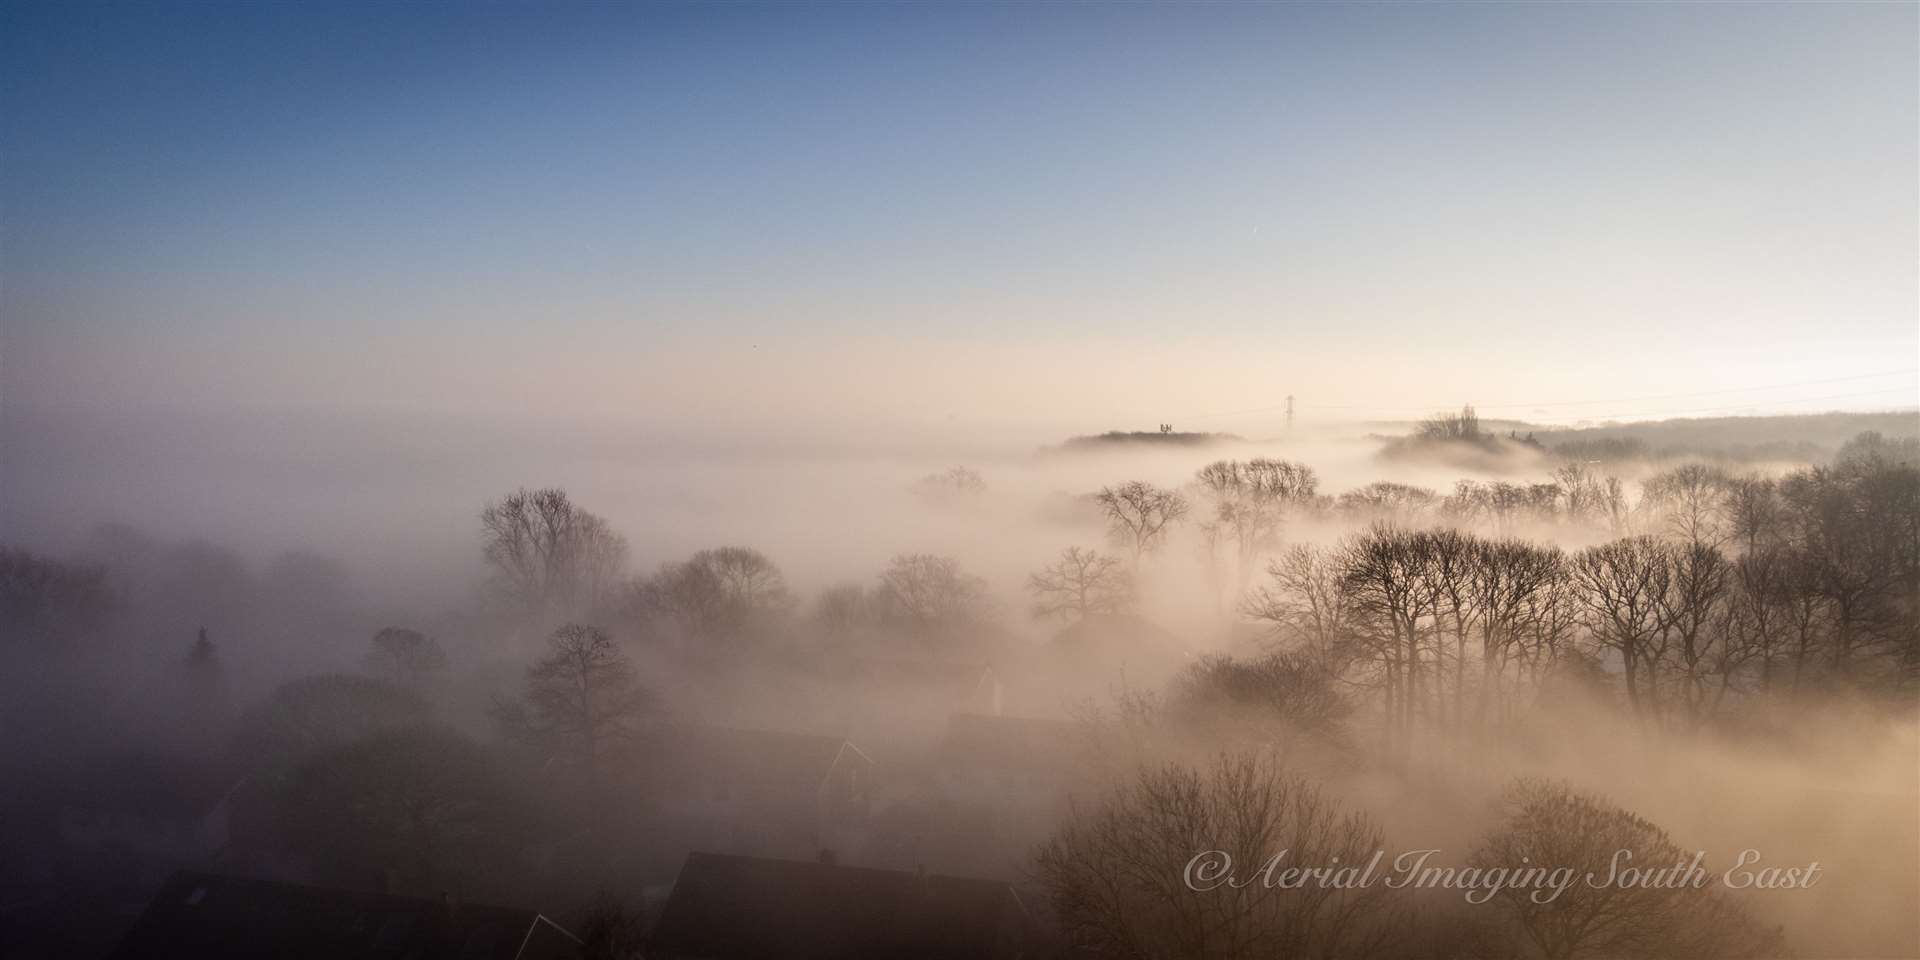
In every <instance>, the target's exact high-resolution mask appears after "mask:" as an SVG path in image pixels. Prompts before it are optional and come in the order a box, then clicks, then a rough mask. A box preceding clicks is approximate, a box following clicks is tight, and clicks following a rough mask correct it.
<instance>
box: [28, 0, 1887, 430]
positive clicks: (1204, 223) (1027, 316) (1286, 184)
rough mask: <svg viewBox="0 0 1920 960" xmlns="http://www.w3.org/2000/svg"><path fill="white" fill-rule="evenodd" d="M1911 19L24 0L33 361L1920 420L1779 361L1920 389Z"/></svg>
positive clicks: (727, 394) (177, 387)
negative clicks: (1881, 414) (1658, 401)
mask: <svg viewBox="0 0 1920 960" xmlns="http://www.w3.org/2000/svg"><path fill="white" fill-rule="evenodd" d="M1916 11H1920V7H1916V6H1915V5H1913V4H1878V5H1875V4H1769V5H1761V4H1691V5H1679V4H1674V5H1661V4H1637V5H1607V6H1599V5H1592V6H1586V5H1582V6H1570V5H1548V4H1480V5H1460V6H1412V5H1378V6H1340V7H1334V6H1308V5H1299V6H1282V5H1269V6H1226V5H1213V6H1195V5H1180V6H1173V5H1167V6H1153V5H1124V6H1123V5H1109V6H1092V5H1073V6H1069V5H1064V4H1063V5H1052V6H1027V5H1022V6H1010V5H1009V6H1002V5H915V6H881V5H862V4H836V5H827V6H814V7H805V6H799V5H780V6H767V7H759V6H749V5H726V6H720V5H700V6H665V5H649V6H638V5H636V6H559V5H532V4H524V5H522V4H513V5H486V6H481V5H451V4H448V5H425V4H405V5H401V4H391V5H375V4H364V5H362V4H328V5H321V4H313V5H295V4H231V5H227V4H213V3H208V4H193V5H166V4H150V5H105V6H78V5H71V4H61V5H46V6H40V5H31V4H10V5H8V6H7V7H5V8H4V10H3V11H0V80H4V86H3V87H0V117H4V120H3V121H0V122H3V123H4V131H0V135H3V136H4V139H3V140H0V149H4V155H3V156H0V162H4V167H3V168H0V171H3V172H4V176H3V177H0V204H3V206H0V216H4V220H5V234H4V239H3V241H0V242H3V243H4V246H3V247H0V256H3V257H4V285H0V305H3V306H4V307H5V312H6V314H7V320H6V324H7V329H6V341H5V345H6V348H7V349H6V351H5V353H6V356H5V357H4V358H3V359H0V363H4V364H5V368H4V369H5V373H6V385H5V389H6V391H7V394H8V397H9V398H10V399H12V400H14V401H24V402H29V403H39V404H46V405H50V406H60V405H91V406H94V407H97V408H102V409H105V410H107V411H112V410H113V409H116V408H119V407H135V406H137V407H140V408H146V409H150V408H153V407H155V406H160V407H170V406H179V407H182V408H204V407H212V408H222V409H224V408H231V407H236V406H238V407H244V408H259V409H269V408H274V407H276V406H290V407H302V408H319V409H333V408H351V409H370V410H375V411H395V412H405V411H436V412H449V411H459V412H467V413H471V414H473V415H476V416H485V415H490V414H493V413H499V412H505V411H512V412H515V413H522V414H524V413H529V412H533V413H537V414H538V415H542V416H558V417H569V416H591V417H601V418H616V419H617V418H622V417H630V418H632V419H634V420H635V421H636V422H641V423H645V422H650V419H675V420H684V419H685V418H688V417H693V418H711V419H713V420H715V421H716V422H718V423H721V424H732V425H740V424H745V423H749V422H751V421H755V420H763V419H772V420H779V419H782V418H794V419H800V420H808V421H813V422H820V423H833V422H842V421H845V420H846V419H848V418H850V417H857V416H872V415H874V414H873V411H876V410H884V411H887V415H889V416H897V417H898V418H900V419H902V420H904V421H908V422H914V421H920V420H932V419H936V418H939V419H951V418H954V417H956V416H957V417H960V418H963V419H967V418H977V419H981V420H994V419H1002V418H1020V417H1030V416H1032V415H1033V411H1035V410H1036V409H1038V410H1045V411H1047V412H1048V416H1051V417H1054V418H1057V419H1059V420H1060V421H1061V422H1063V423H1065V422H1072V423H1075V424H1080V423H1088V424H1092V425H1095V426H1098V425H1100V424H1097V423H1094V421H1097V420H1100V419H1103V418H1106V419H1111V420H1113V421H1114V422H1115V423H1116V424H1118V423H1123V422H1129V421H1130V420H1131V419H1136V418H1146V419H1149V421H1150V422H1157V420H1158V419H1159V418H1160V417H1162V416H1166V415H1167V414H1164V413H1159V411H1167V410H1173V411H1183V412H1201V411H1224V410H1234V409H1239V408H1242V407H1248V406H1260V405H1264V404H1266V403H1269V402H1272V401H1274V400H1275V398H1276V397H1277V396H1279V395H1283V394H1284V393H1286V392H1293V393H1298V394H1301V395H1302V396H1303V397H1310V398H1313V399H1315V400H1318V401H1321V402H1324V403H1326V404H1328V405H1337V404H1344V405H1348V406H1352V405H1366V404H1374V405H1378V406H1380V407H1382V408H1388V407H1404V406H1418V405H1422V404H1426V403H1428V402H1438V401H1442V400H1445V401H1449V402H1451V401H1454V400H1459V401H1469V400H1473V399H1474V398H1475V396H1476V395H1480V397H1481V399H1482V400H1484V399H1485V398H1486V394H1489V393H1495V394H1499V395H1500V396H1503V397H1513V398H1523V399H1526V398H1535V397H1538V398H1543V399H1547V398H1560V397H1567V396H1576V397H1585V396H1600V397H1607V396H1618V397H1621V398H1623V402H1624V398H1632V397H1640V396H1646V395H1650V394H1664V393H1671V392H1679V391H1685V390H1688V389H1689V388H1695V389H1698V390H1702V391H1705V390H1718V389H1727V390H1732V389H1734V388H1752V392H1751V393H1735V394H1732V395H1730V396H1728V397H1726V399H1727V400H1728V401H1729V402H1730V403H1742V402H1747V401H1751V402H1752V403H1753V404H1755V405H1756V407H1757V408H1760V407H1768V406H1769V405H1773V406H1775V407H1777V408H1779V409H1806V406H1805V404H1807V403H1820V402H1822V401H1820V399H1819V398H1821V397H1826V396H1829V395H1832V394H1837V393H1841V392H1843V389H1842V388H1844V389H1846V390H1851V389H1853V386H1855V385H1857V386H1858V387H1859V391H1860V392H1861V394H1862V395H1861V396H1859V397H1858V398H1857V402H1856V400H1855V398H1854V397H1851V396H1850V397H1847V398H1845V399H1846V400H1847V402H1846V403H1834V404H1831V405H1835V406H1850V405H1851V406H1887V405H1892V404H1895V403H1911V402H1912V401H1913V400H1914V390H1915V388H1914V383H1915V379H1914V377H1913V376H1911V375H1905V376H1904V379H1902V378H1901V377H1900V376H1893V377H1892V378H1891V379H1886V380H1872V379H1868V380H1865V381H1858V382H1856V381H1848V382H1847V383H1844V384H1842V385H1841V387H1842V388H1836V387H1833V386H1814V385H1809V386H1808V387H1806V388H1805V389H1801V388H1798V387H1794V388H1789V387H1788V386H1787V385H1791V384H1800V383H1803V382H1806V381H1812V380H1818V379H1824V378H1837V377H1847V376H1855V375H1868V374H1879V373H1882V372H1887V373H1889V374H1897V373H1898V372H1899V371H1902V370H1906V371H1911V370H1912V368H1914V367H1915V366H1917V365H1920V361H1916V354H1917V353H1920V332H1917V331H1920V317H1917V316H1916V302H1915V298H1916V285H1917V284H1920V277H1917V276H1916V267H1915V264H1916V262H1917V261H1920V236H1917V235H1920V219H1917V217H1920V215H1917V214H1916V207H1917V206H1920V199H1917V196H1916V187H1915V173H1914V171H1915V169H1916V167H1917V166H1920V102H1917V100H1916V96H1917V94H1916V83H1915V77H1916V75H1917V74H1920V53H1917V52H1916V49H1917V47H1916V44H1917V43H1920V41H1917V40H1916V37H1920V18H1917V16H1916ZM723 384H724V385H728V386H726V387H725V388H722V386H721V385H723ZM1875 388H1879V389H1881V391H1882V392H1881V394H1868V393H1867V391H1871V390H1873V389H1875ZM1697 405H1698V404H1697ZM1796 405H1799V406H1796ZM1669 406H1671V405H1669ZM1676 409H1677V408H1676ZM1502 412H1511V413H1524V412H1525V411H1523V410H1514V411H1502ZM1608 412H1610V413H1614V412H1618V413H1634V414H1640V413H1645V414H1657V413H1661V412H1665V411H1664V410H1663V409H1660V408H1659V406H1658V405H1653V406H1644V407H1642V406H1634V405H1632V404H1626V407H1625V408H1623V409H1622V410H1619V411H1608Z"/></svg>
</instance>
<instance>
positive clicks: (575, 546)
mask: <svg viewBox="0 0 1920 960" xmlns="http://www.w3.org/2000/svg"><path fill="white" fill-rule="evenodd" d="M480 527H481V530H482V532H483V533H484V535H485V550H484V555H485V557H486V560H487V564H488V565H489V566H491V567H492V568H493V585H494V588H495V590H496V591H497V592H498V594H499V595H500V596H502V597H503V598H505V599H506V600H508V601H509V602H511V603H513V604H515V605H518V606H519V607H521V608H522V609H524V610H526V611H529V612H532V613H534V614H536V615H538V616H563V617H564V616H569V615H574V614H580V613H586V612H589V611H591V610H593V609H595V608H596V607H597V606H598V605H599V604H602V603H604V602H606V601H607V600H608V599H609V598H610V597H611V596H612V594H613V590H614V588H615V587H616V586H617V584H618V582H619V578H620V575H621V573H622V572H623V570H624V569H625V567H626V562H627V541H626V539H625V538H624V537H621V536H620V535H619V534H617V533H614V532H613V529H612V528H611V527H609V526H608V525H607V522H606V521H605V520H602V519H601V518H599V517H597V516H595V515H593V514H591V513H589V512H587V511H586V510H583V509H581V508H580V507H579V506H577V505H575V504H574V503H573V501H572V500H570V499H568V497H567V493H566V491H564V490H559V489H555V488H547V489H541V490H527V489H521V490H517V491H515V492H513V493H511V494H508V495H507V496H506V497H503V498H501V499H500V500H498V501H495V502H493V503H489V504H487V505H486V507H485V508H484V509H482V510H481V511H480Z"/></svg>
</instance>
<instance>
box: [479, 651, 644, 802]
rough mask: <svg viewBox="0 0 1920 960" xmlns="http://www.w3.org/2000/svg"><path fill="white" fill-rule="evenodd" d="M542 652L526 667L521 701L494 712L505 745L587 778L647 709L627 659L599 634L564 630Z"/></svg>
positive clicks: (633, 730)
mask: <svg viewBox="0 0 1920 960" xmlns="http://www.w3.org/2000/svg"><path fill="white" fill-rule="evenodd" d="M547 647H548V653H547V656H545V657H543V658H542V659H541V660H540V661H539V662H537V663H535V664H534V665H533V666H531V667H528V668H527V679H526V691H525V698H524V701H523V702H513V701H505V702H501V703H497V704H496V705H495V711H494V715H495V719H496V721H497V722H498V723H499V724H500V725H501V728H502V731H503V732H504V733H505V734H506V735H507V736H508V737H509V738H511V739H514V740H518V741H520V742H522V743H527V744H529V745H531V746H534V747H536V748H538V749H540V750H542V751H544V752H546V753H548V754H549V755H550V756H553V757H556V758H560V759H564V760H567V761H570V762H573V763H577V764H579V765H580V766H582V767H583V768H585V769H586V770H588V771H589V772H591V771H592V770H593V769H594V767H595V765H596V763H597V762H598V761H599V760H600V759H601V758H602V757H603V756H604V755H605V754H606V753H607V751H608V750H610V749H611V748H613V747H615V746H617V745H620V744H622V743H625V742H627V741H629V740H630V739H631V738H632V737H633V736H634V734H635V733H636V732H637V728H638V725H639V724H640V722H641V721H642V720H643V719H645V718H646V717H647V716H648V715H650V714H651V713H652V712H653V710H654V705H653V694H652V692H651V691H649V690H648V689H647V688H645V687H643V686H641V685H640V684H639V682H638V680H637V679H636V678H635V675H634V670H633V664H632V663H631V662H629V661H628V659H627V655H626V654H625V653H623V652H622V651H621V650H620V648H619V646H618V645H616V644H615V643H614V642H613V639H612V638H611V637H608V636H607V635H606V634H605V633H604V632H602V631H600V630H598V629H596V628H594V627H588V626H582V625H580V624H571V623H570V624H567V625H566V626H563V627H561V628H559V629H558V630H555V631H554V632H553V636H551V637H549V638H548V639H547Z"/></svg>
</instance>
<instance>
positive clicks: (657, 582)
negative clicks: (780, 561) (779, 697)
mask: <svg viewBox="0 0 1920 960" xmlns="http://www.w3.org/2000/svg"><path fill="white" fill-rule="evenodd" d="M636 590H637V597H636V600H637V602H638V604H639V606H640V607H641V609H642V612H644V613H646V614H649V615H652V616H656V617H664V618H666V619H667V620H669V621H671V622H672V623H673V624H674V626H675V627H677V628H678V630H679V631H680V633H681V634H682V635H683V636H686V637H690V638H692V639H695V640H698V641H701V642H703V643H710V644H711V643H721V644H727V643H733V644H737V643H741V642H745V641H748V640H752V639H756V638H758V637H759V636H761V635H763V634H764V633H766V632H767V631H768V630H770V629H771V628H772V627H774V626H775V625H777V624H778V622H779V621H780V620H781V619H783V618H784V617H785V616H786V615H787V613H788V612H789V611H790V610H791V609H792V607H793V598H792V596H791V595H790V594H788V592H787V582H786V578H785V576H783V575H782V574H781V572H780V568H779V567H778V566H777V565H775V564H774V562H773V561H772V560H770V559H768V558H767V556H766V555H765V554H763V553H761V552H760V551H758V550H754V549H751V548H748V547H718V548H715V549H712V550H702V551H700V552H699V553H696V554H694V555H693V556H692V557H691V558H690V559H688V560H686V561H685V562H683V563H676V564H669V565H667V566H665V567H662V568H661V569H660V572H659V573H657V574H655V575H654V576H652V577H650V578H648V579H647V580H646V581H644V582H642V583H641V584H639V585H638V587H637V588H636Z"/></svg>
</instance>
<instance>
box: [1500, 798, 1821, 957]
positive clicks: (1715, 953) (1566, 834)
mask: <svg viewBox="0 0 1920 960" xmlns="http://www.w3.org/2000/svg"><path fill="white" fill-rule="evenodd" d="M1502 800H1503V805H1504V807H1505V814H1506V816H1505V819H1504V821H1503V822H1502V823H1501V824H1500V825H1499V826H1497V827H1495V828H1494V830H1493V831H1492V832H1491V833H1489V834H1488V835H1487V836H1486V837H1485V838H1483V839H1482V840H1481V841H1480V843H1479V844H1478V845H1476V846H1475V847H1474V849H1473V851H1472V853H1471V854H1470V856H1469V863H1470V864H1472V865H1473V866H1475V867H1479V868H1481V869H1509V870H1510V869H1513V868H1514V867H1515V865H1518V864H1529V865H1536V866H1539V867H1542V868H1544V869H1546V870H1568V871H1569V872H1570V874H1569V875H1570V878H1571V879H1570V882H1569V883H1568V884H1567V886H1566V888H1565V889H1564V890H1563V891H1562V892H1561V893H1560V895H1559V896H1558V897H1555V898H1553V899H1551V900H1550V901H1549V902H1545V903H1542V902H1539V901H1540V899H1544V898H1537V897H1535V896H1534V894H1535V891H1536V890H1537V889H1538V888H1537V887H1520V886H1510V887H1503V888H1501V889H1500V891H1499V892H1498V894H1496V896H1495V900H1496V902H1498V903H1500V904H1501V905H1503V906H1504V907H1506V910H1507V914H1508V917H1509V919H1510V920H1511V922H1512V923H1513V924H1514V926H1516V927H1517V928H1518V929H1519V931H1520V932H1521V934H1522V935H1523V937H1524V938H1525V940H1526V942H1527V943H1529V944H1531V945H1532V946H1533V948H1534V949H1535V950H1537V951H1538V953H1539V955H1540V956H1542V957H1546V958H1551V960H1568V958H1574V957H1769V956H1780V955H1782V949H1783V944H1782V943H1781V939H1780V936H1779V933H1778V931H1769V930H1766V929H1763V928H1761V927H1760V926H1759V925H1758V924H1756V923H1754V922H1753V921H1752V920H1751V919H1750V918H1748V917H1747V916H1746V914H1745V913H1744V912H1743V911H1741V910H1740V909H1739V908H1738V906H1736V905H1735V904H1733V903H1731V902H1730V901H1728V900H1727V899H1726V898H1725V897H1724V895H1722V894H1720V893H1718V892H1717V891H1715V890H1713V889H1711V888H1710V887H1708V886H1707V885H1706V884H1705V883H1702V884H1701V885H1700V886H1698V887H1696V886H1692V885H1686V884H1678V885H1674V886H1650V885H1641V884H1631V883H1617V882H1615V883H1609V882H1604V881H1606V880H1608V879H1610V878H1613V877H1614V870H1615V869H1616V868H1617V867H1618V865H1619V864H1620V863H1621V862H1623V861H1622V860H1620V859H1619V858H1621V857H1623V856H1625V857H1629V858H1630V860H1627V861H1624V862H1626V863H1629V864H1630V865H1632V866H1635V867H1640V868H1647V869H1657V868H1661V867H1668V866H1672V865H1676V864H1678V865H1684V864H1687V863H1689V862H1690V860H1691V857H1690V856H1689V855H1688V854H1687V853H1686V852H1685V851H1683V850H1682V849H1681V848H1680V847H1679V846H1678V845H1676V844H1675V843H1674V842H1673V841H1672V840H1670V839H1668V837H1667V834H1666V831H1664V830H1661V829H1660V828H1659V827H1657V826H1655V825H1653V824H1652V823H1649V822H1647V821H1646V820H1644V819H1642V818H1641V817H1638V816H1636V815H1634V814H1632V813H1630V812H1628V811H1626V810H1623V809H1621V808H1619V807H1615V806H1612V805H1611V804H1608V803H1606V802H1605V801H1603V800H1600V799H1598V798H1595V797H1592V796H1588V795H1586V794H1582V793H1579V792H1576V791H1575V790H1573V789H1572V788H1571V787H1569V786H1568V785H1566V784H1564V783H1558V782H1553V781H1546V780H1533V779H1526V780H1518V781H1515V782H1514V783H1513V784H1511V785H1510V786H1509V787H1508V788H1507V790H1506V792H1505V794H1504V796H1503V798H1502ZM1623 852H1624V853H1623ZM1702 876H1703V877H1704V876H1705V874H1704V872H1703V873H1702ZM1589 877H1591V878H1594V879H1593V882H1589V881H1588V878H1589Z"/></svg>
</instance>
